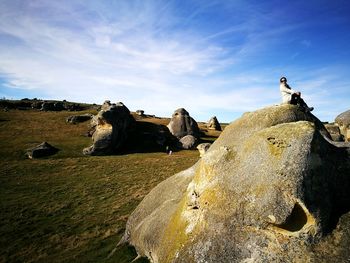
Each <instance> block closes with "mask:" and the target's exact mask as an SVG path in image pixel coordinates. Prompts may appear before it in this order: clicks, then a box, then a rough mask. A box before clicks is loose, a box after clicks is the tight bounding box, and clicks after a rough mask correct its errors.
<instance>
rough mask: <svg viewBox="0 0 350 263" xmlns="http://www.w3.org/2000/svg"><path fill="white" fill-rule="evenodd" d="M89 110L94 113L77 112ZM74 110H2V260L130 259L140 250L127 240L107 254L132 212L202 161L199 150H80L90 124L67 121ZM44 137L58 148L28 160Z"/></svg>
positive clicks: (0, 142)
mask: <svg viewBox="0 0 350 263" xmlns="http://www.w3.org/2000/svg"><path fill="white" fill-rule="evenodd" d="M87 112H90V113H94V114H95V113H96V111H95V112H93V111H84V112H79V114H80V113H87ZM72 114H74V113H72V112H40V111H34V110H29V111H20V110H10V111H8V112H4V111H1V112H0V158H1V161H0V162H1V166H0V209H1V213H0V262H131V261H132V260H133V259H134V258H135V257H136V253H135V251H134V250H133V248H130V247H126V246H122V247H118V248H117V250H116V252H115V253H114V254H113V255H112V256H111V257H110V258H108V255H109V253H110V252H111V251H112V250H113V249H114V248H115V247H116V244H117V243H118V241H119V240H120V238H121V236H122V234H123V232H124V228H125V223H126V221H127V218H128V216H129V215H130V213H131V212H132V211H133V210H134V209H135V207H136V206H137V205H138V203H139V202H140V201H141V200H142V198H143V197H144V196H145V195H146V194H147V193H148V192H149V191H150V190H151V189H152V188H153V187H154V186H156V185H157V184H158V183H159V182H161V181H163V180H164V179H166V178H167V177H169V176H171V175H173V174H175V173H177V172H179V171H182V170H184V169H186V168H188V167H190V166H192V165H193V164H194V163H195V162H196V161H197V160H198V159H199V154H198V152H197V151H179V152H176V153H174V154H173V155H170V156H169V155H166V154H165V153H163V152H153V153H134V154H127V155H115V156H103V157H96V156H93V157H91V156H83V155H82V149H83V148H84V147H87V146H89V145H91V138H88V137H85V136H83V134H84V133H85V132H86V131H87V129H88V123H81V124H77V125H72V124H66V123H65V118H66V117H67V116H69V115H72ZM158 122H159V123H161V122H162V120H158ZM163 122H164V120H163ZM216 137H217V133H215V134H214V135H211V136H210V134H209V135H208V136H207V140H208V141H210V140H214V139H215V138H216ZM43 141H47V142H49V143H50V144H52V145H53V146H55V147H57V148H59V149H60V151H59V152H58V153H57V154H55V155H53V156H50V157H46V158H43V159H40V160H39V159H37V160H29V159H26V157H25V156H24V153H25V150H26V149H27V148H30V147H32V146H35V145H37V144H39V143H41V142H43ZM135 262H147V260H146V259H139V260H137V261H135Z"/></svg>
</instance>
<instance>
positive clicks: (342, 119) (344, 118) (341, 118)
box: [335, 110, 350, 142]
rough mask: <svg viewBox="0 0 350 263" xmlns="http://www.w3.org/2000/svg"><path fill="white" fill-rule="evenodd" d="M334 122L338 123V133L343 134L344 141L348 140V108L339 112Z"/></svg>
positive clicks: (349, 121)
mask: <svg viewBox="0 0 350 263" xmlns="http://www.w3.org/2000/svg"><path fill="white" fill-rule="evenodd" d="M335 122H336V123H337V124H338V126H339V129H340V133H341V134H342V135H343V136H344V139H345V141H346V142H349V141H350V110H348V111H345V112H343V113H341V114H339V115H338V116H337V117H336V118H335Z"/></svg>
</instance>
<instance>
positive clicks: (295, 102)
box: [290, 93, 300, 105]
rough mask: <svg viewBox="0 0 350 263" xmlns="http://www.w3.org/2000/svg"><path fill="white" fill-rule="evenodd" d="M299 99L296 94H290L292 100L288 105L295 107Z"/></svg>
mask: <svg viewBox="0 0 350 263" xmlns="http://www.w3.org/2000/svg"><path fill="white" fill-rule="evenodd" d="M299 98H300V96H298V95H297V94H295V93H293V94H292V98H291V100H290V104H293V105H297V104H298V101H299Z"/></svg>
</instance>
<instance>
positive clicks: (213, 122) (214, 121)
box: [207, 116, 222, 131]
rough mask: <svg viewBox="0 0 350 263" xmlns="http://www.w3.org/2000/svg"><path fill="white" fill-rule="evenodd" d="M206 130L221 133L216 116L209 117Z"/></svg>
mask: <svg viewBox="0 0 350 263" xmlns="http://www.w3.org/2000/svg"><path fill="white" fill-rule="evenodd" d="M207 128H208V129H209V130H215V131H221V130H222V129H221V125H220V123H219V121H218V119H217V118H216V116H213V117H211V119H210V120H209V121H208V124H207Z"/></svg>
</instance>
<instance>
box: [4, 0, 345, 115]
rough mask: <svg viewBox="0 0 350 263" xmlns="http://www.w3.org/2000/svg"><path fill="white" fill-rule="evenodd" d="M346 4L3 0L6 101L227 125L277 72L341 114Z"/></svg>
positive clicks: (265, 91) (265, 99)
mask: <svg viewBox="0 0 350 263" xmlns="http://www.w3.org/2000/svg"><path fill="white" fill-rule="evenodd" d="M349 13H350V2H349V1H341V0H328V1H325V0H317V1H314V0H309V1H304V0H303V1H298V0H295V1H277V0H276V1H260V0H259V1H252V0H244V1H240V0H232V1H230V0H220V1H215V0H211V1H204V0H186V1H184V0H181V1H180V0H178V1H171V0H170V1H166V0H163V1H153V0H142V1H133V0H120V1H108V0H105V1H98V0H96V1H74V0H71V1H46V0H45V1H44V0H36V1H33V0H23V1H17V0H2V1H1V2H0V97H6V98H13V99H20V98H24V97H28V98H34V97H36V98H41V99H62V100H63V99H66V100H69V101H77V102H91V103H93V102H94V103H99V104H100V103H102V102H103V101H104V100H106V99H109V100H111V101H112V102H118V101H122V102H124V104H125V105H126V106H127V107H128V108H129V109H130V110H132V111H136V110H138V109H143V110H145V112H146V113H148V114H156V115H157V116H163V117H169V116H170V115H171V114H172V112H173V111H174V110H175V109H177V108H180V107H184V108H185V109H186V110H187V111H189V112H190V114H191V116H193V117H194V118H195V119H196V120H197V121H207V120H208V119H209V118H210V117H211V116H213V115H216V116H217V117H218V119H219V121H220V122H230V121H232V120H234V119H236V118H237V117H239V116H240V115H241V114H242V113H243V112H246V111H253V110H255V109H259V108H262V107H265V106H269V105H273V104H277V103H280V101H281V97H280V93H279V78H280V77H281V76H286V77H287V78H288V82H289V84H290V86H291V87H292V88H293V89H296V90H299V91H301V92H302V96H303V97H304V98H305V100H306V101H307V102H308V104H309V105H310V106H314V107H315V110H314V114H315V115H316V116H317V117H319V118H320V119H321V120H322V121H333V120H334V118H335V117H336V116H337V115H338V114H339V113H341V112H344V111H346V110H348V109H349V108H350V79H349V78H348V76H349V74H350V15H349Z"/></svg>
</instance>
